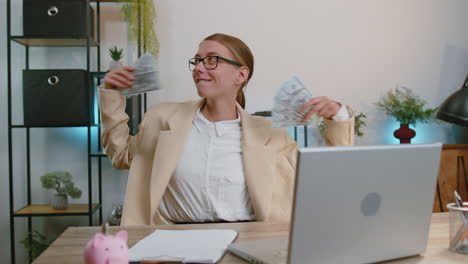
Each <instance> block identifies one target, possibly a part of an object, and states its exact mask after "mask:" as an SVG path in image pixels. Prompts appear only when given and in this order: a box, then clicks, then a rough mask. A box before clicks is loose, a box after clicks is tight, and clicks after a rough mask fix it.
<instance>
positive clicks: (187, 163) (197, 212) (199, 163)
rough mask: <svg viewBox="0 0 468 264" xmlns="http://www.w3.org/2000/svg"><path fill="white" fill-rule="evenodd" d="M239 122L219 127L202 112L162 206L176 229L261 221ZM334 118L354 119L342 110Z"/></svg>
mask: <svg viewBox="0 0 468 264" xmlns="http://www.w3.org/2000/svg"><path fill="white" fill-rule="evenodd" d="M238 116H239V117H238V118H237V119H236V120H226V121H220V122H214V123H213V122H210V121H209V120H207V119H206V118H205V117H204V116H203V114H202V113H201V112H200V109H199V110H198V111H197V114H196V115H195V118H194V119H193V127H192V129H191V130H190V133H189V135H188V138H187V142H186V144H185V146H184V150H183V152H182V156H181V158H180V160H179V162H178V163H177V166H176V168H175V171H174V173H173V175H172V177H171V180H170V181H169V185H168V187H167V189H166V191H165V193H164V195H163V197H162V200H161V204H160V206H159V208H160V211H161V214H162V215H163V216H164V217H166V218H167V219H169V220H171V221H173V222H176V223H184V222H217V221H223V220H224V221H252V220H255V215H254V212H253V209H252V205H251V203H250V198H249V195H248V192H247V185H246V183H245V177H244V171H243V168H244V166H243V162H242V149H241V123H240V114H238ZM332 118H333V120H336V121H345V120H349V118H350V117H349V113H348V111H347V110H346V107H345V106H344V105H342V107H341V108H340V110H339V111H338V113H337V114H336V115H335V116H333V117H332Z"/></svg>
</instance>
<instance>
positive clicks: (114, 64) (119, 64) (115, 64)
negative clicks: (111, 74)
mask: <svg viewBox="0 0 468 264" xmlns="http://www.w3.org/2000/svg"><path fill="white" fill-rule="evenodd" d="M122 66H123V64H122V62H121V61H115V60H111V61H110V62H109V71H111V70H113V69H117V68H120V67H122Z"/></svg>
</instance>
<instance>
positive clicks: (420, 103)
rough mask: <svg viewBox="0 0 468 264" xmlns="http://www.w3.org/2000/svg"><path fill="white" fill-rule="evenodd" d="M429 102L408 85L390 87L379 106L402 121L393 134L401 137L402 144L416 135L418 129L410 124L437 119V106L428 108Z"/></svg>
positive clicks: (378, 103)
mask: <svg viewBox="0 0 468 264" xmlns="http://www.w3.org/2000/svg"><path fill="white" fill-rule="evenodd" d="M426 104H427V102H426V101H425V100H423V99H421V98H419V97H418V96H417V95H415V94H414V93H413V92H412V91H411V90H410V89H408V88H406V87H403V86H401V87H397V88H395V89H390V90H389V91H388V92H387V94H386V95H385V96H383V97H382V98H381V99H380V101H379V102H377V104H376V105H377V106H378V107H380V108H381V109H382V110H383V111H384V112H385V114H387V115H389V116H392V117H394V118H395V119H396V120H397V121H398V122H400V128H399V129H397V130H395V132H394V133H393V135H394V136H395V137H396V138H398V139H400V143H401V144H407V143H411V138H413V137H414V136H416V131H414V130H413V129H411V128H409V125H416V123H417V122H421V123H429V122H432V121H434V120H435V118H434V117H435V113H436V112H437V109H438V108H437V107H436V108H426V107H425V105H426Z"/></svg>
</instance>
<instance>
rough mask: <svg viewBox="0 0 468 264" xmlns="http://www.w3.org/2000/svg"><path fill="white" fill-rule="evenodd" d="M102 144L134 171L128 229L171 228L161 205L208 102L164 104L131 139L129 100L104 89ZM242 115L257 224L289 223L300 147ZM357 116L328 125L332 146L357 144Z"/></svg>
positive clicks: (117, 162)
mask: <svg viewBox="0 0 468 264" xmlns="http://www.w3.org/2000/svg"><path fill="white" fill-rule="evenodd" d="M99 102H100V110H101V126H102V128H103V134H102V144H103V146H104V148H105V150H106V153H107V156H108V157H109V159H110V160H111V162H112V165H113V166H114V167H115V168H118V169H130V171H129V175H128V183H127V190H126V194H125V200H124V208H123V215H122V221H121V223H122V225H152V224H162V223H171V222H170V221H169V220H168V219H165V218H164V217H163V216H162V215H161V214H160V212H159V203H160V201H161V198H162V196H163V194H164V192H165V190H166V187H167V185H168V183H169V180H170V178H171V176H172V174H173V171H174V169H175V167H176V165H177V162H178V160H179V158H180V155H181V154H182V150H183V147H184V143H185V140H186V138H187V136H188V133H189V131H190V129H191V127H192V120H193V118H194V117H195V114H196V112H197V110H198V109H199V108H200V107H201V106H202V104H203V103H204V100H199V101H190V102H184V103H162V104H159V105H156V106H154V107H151V108H150V109H149V110H148V111H147V112H146V113H145V116H144V119H143V121H142V122H141V124H140V127H139V132H138V134H137V135H135V136H130V135H129V128H128V126H127V121H128V119H129V118H128V116H127V114H126V113H125V98H124V97H122V96H121V95H120V93H119V92H118V91H116V90H111V89H103V88H100V89H99ZM237 108H238V111H239V113H240V116H241V131H242V157H243V164H244V175H245V179H246V183H247V190H248V192H249V196H250V200H251V203H252V207H253V210H254V213H255V216H256V219H257V221H270V222H285V221H288V220H289V218H290V215H291V209H292V198H293V187H294V177H295V166H296V155H297V144H296V142H294V141H293V140H292V139H291V137H290V136H289V134H288V132H287V131H286V130H284V129H273V128H272V126H271V121H270V120H269V119H267V118H264V117H258V116H252V115H250V114H249V113H247V112H246V111H244V110H243V109H242V108H241V107H240V106H239V105H238V106H237ZM353 122H354V117H353V118H352V119H351V120H350V121H344V122H336V121H331V120H326V121H325V140H326V142H327V144H329V145H352V144H353V140H354V133H353V132H354V128H353V127H354V126H353Z"/></svg>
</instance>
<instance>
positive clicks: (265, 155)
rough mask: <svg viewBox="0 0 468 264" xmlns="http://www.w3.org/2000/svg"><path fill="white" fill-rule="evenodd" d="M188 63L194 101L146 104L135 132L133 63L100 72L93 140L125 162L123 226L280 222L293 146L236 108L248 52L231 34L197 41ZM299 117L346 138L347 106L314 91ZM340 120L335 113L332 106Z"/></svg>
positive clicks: (329, 136)
mask: <svg viewBox="0 0 468 264" xmlns="http://www.w3.org/2000/svg"><path fill="white" fill-rule="evenodd" d="M189 67H190V70H191V71H192V77H193V80H194V82H195V86H196V87H197V91H198V94H199V95H200V97H202V99H201V100H199V101H190V102H183V103H162V104H159V105H157V106H154V107H152V108H150V109H149V110H148V111H147V113H146V114H145V117H144V119H143V121H142V123H141V124H140V127H139V132H138V134H137V135H135V136H129V129H128V126H127V121H128V116H127V115H126V114H125V111H124V110H125V98H124V97H122V96H121V95H120V93H119V91H118V89H122V88H128V87H130V86H132V85H133V80H134V77H133V75H132V71H133V68H131V67H122V68H119V69H116V70H113V71H111V72H109V73H108V74H106V76H105V78H104V85H103V87H101V88H100V89H99V94H100V107H101V118H102V126H103V135H102V143H103V145H104V147H105V150H106V153H107V155H108V156H109V158H110V159H111V161H112V164H113V166H114V167H116V168H119V169H130V172H129V179H128V184H127V191H126V195H125V202H124V209H123V215H122V224H123V225H148V224H161V223H187V222H221V221H270V222H284V221H288V220H289V217H290V214H291V205H292V192H293V183H294V176H295V164H296V148H297V144H296V143H295V142H294V141H293V140H292V139H291V138H290V136H289V135H288V133H287V132H286V130H284V129H273V128H272V126H271V121H270V120H269V119H266V118H262V117H256V116H251V115H250V114H248V113H247V112H246V111H244V109H243V107H244V94H243V88H244V87H245V86H246V85H247V83H248V81H249V80H250V78H251V77H252V74H253V69H254V59H253V55H252V53H251V52H250V50H249V48H248V47H247V45H246V44H245V43H244V42H242V41H241V40H239V39H238V38H235V37H232V36H228V35H224V34H214V35H211V36H209V37H207V38H206V39H204V40H203V41H202V42H201V43H200V45H199V49H198V52H197V54H196V55H195V57H194V58H192V59H190V60H189ZM310 106H312V108H311V110H310V112H309V113H308V115H307V116H306V118H308V117H309V116H310V115H311V114H313V113H314V112H315V113H318V114H319V115H321V116H323V117H325V118H326V119H327V120H326V121H325V134H326V141H327V143H328V144H330V145H350V144H352V142H353V119H352V118H350V117H349V115H348V113H347V112H346V108H345V107H342V106H341V105H340V104H339V103H337V102H335V101H333V100H331V99H329V98H327V97H317V98H314V99H312V100H310V101H309V102H308V103H306V104H305V105H304V106H303V108H304V109H306V108H308V107H310ZM340 111H341V112H343V111H344V112H345V113H344V115H345V117H344V119H348V120H347V121H336V120H332V119H330V118H334V117H335V116H336V115H337V114H338V113H339V112H340Z"/></svg>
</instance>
